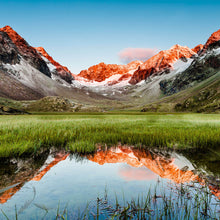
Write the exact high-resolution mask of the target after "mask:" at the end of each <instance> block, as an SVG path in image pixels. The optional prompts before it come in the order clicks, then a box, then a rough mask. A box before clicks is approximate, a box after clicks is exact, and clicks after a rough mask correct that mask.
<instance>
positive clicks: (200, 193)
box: [4, 183, 220, 220]
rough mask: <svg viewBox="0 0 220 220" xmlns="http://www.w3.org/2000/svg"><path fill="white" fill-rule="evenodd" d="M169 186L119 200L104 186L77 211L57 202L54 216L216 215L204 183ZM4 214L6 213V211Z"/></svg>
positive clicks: (215, 205) (214, 203) (218, 205)
mask: <svg viewBox="0 0 220 220" xmlns="http://www.w3.org/2000/svg"><path fill="white" fill-rule="evenodd" d="M169 186H170V187H166V188H165V187H164V186H161V185H160V183H159V184H158V185H156V186H155V188H153V189H151V188H149V190H148V191H147V192H145V193H144V194H142V195H138V196H137V197H134V198H132V199H131V200H130V201H124V198H123V199H121V200H120V201H119V200H118V198H120V197H123V196H120V197H119V195H117V194H115V199H112V198H109V197H108V192H107V191H106V190H105V192H104V194H103V196H98V197H97V199H95V200H94V201H90V202H89V203H87V204H86V207H85V208H81V209H78V211H77V210H75V211H68V207H67V206H65V207H64V209H60V205H59V204H58V208H57V210H56V214H55V215H56V217H55V219H79V220H80V219H96V220H98V219H100V220H101V219H139V220H142V219H143V220H144V219H152V220H154V219H169V220H171V219H178V220H183V219H213V220H214V219H216V220H217V219H219V217H220V216H219V212H218V211H219V210H218V209H219V208H220V203H219V200H218V199H217V198H216V197H215V196H214V195H213V194H212V193H211V192H210V190H209V189H208V187H207V186H206V185H203V186H201V185H199V184H195V188H192V187H191V186H189V185H184V184H180V185H175V184H170V185H169ZM47 214H48V212H46V215H45V217H46V219H47ZM4 216H6V217H7V215H6V214H5V213H4ZM48 217H49V216H48Z"/></svg>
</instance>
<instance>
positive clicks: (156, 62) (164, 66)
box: [129, 45, 195, 84]
mask: <svg viewBox="0 0 220 220" xmlns="http://www.w3.org/2000/svg"><path fill="white" fill-rule="evenodd" d="M193 55H195V52H194V51H193V50H191V49H189V48H188V47H183V46H179V45H175V46H173V47H171V48H170V49H169V50H165V51H161V52H159V53H158V54H157V55H155V56H153V57H151V58H150V59H148V60H147V61H146V62H144V63H143V64H142V65H141V66H140V68H139V69H138V70H137V71H135V72H134V74H133V76H132V78H131V80H130V81H129V83H131V84H136V83H138V82H140V81H141V80H144V79H146V78H147V77H149V76H150V75H155V74H159V73H161V72H164V71H167V70H169V69H171V68H172V64H173V63H174V62H175V61H177V60H178V59H180V58H190V57H191V56H193Z"/></svg>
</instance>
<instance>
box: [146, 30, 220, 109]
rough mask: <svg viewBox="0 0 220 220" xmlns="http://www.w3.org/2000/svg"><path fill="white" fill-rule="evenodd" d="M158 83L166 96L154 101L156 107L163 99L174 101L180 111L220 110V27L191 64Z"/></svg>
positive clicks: (167, 101) (166, 101)
mask: <svg viewBox="0 0 220 220" xmlns="http://www.w3.org/2000/svg"><path fill="white" fill-rule="evenodd" d="M159 85H160V91H161V92H162V93H163V95H166V96H167V97H166V98H164V99H161V100H159V101H157V102H156V103H154V104H153V105H154V108H156V109H157V110H159V107H158V106H159V105H161V103H174V104H175V106H174V109H175V110H177V111H194V112H220V30H218V31H217V32H215V33H213V34H212V35H211V36H210V38H209V39H208V40H207V42H206V43H205V45H204V47H203V48H202V49H201V50H200V51H199V52H198V56H196V57H194V58H193V62H192V63H191V65H190V66H189V67H188V68H186V69H185V70H184V71H181V72H180V73H179V74H177V75H176V76H173V77H171V78H169V79H165V80H161V81H160V82H159ZM151 107H152V105H151ZM151 107H149V106H148V107H146V108H145V110H146V109H151ZM174 109H173V110H174Z"/></svg>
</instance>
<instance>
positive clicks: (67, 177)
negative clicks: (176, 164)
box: [0, 159, 157, 219]
mask: <svg viewBox="0 0 220 220" xmlns="http://www.w3.org/2000/svg"><path fill="white" fill-rule="evenodd" d="M156 180H157V175H156V174H153V173H152V172H151V171H150V170H148V169H147V168H133V167H130V166H129V165H127V164H120V163H116V164H104V165H102V166H100V165H99V164H97V163H94V162H91V161H87V162H83V163H81V162H76V161H75V160H72V161H70V160H69V159H66V160H65V161H61V162H60V163H59V164H57V165H56V166H55V167H52V168H51V170H50V171H49V172H48V173H46V174H45V176H44V177H43V178H42V179H41V180H40V181H30V182H28V183H26V184H25V185H24V186H23V187H22V189H21V190H20V191H18V192H17V193H16V194H15V195H14V196H13V197H12V198H11V199H10V200H8V202H7V203H5V204H3V205H0V209H1V208H2V209H3V210H4V211H5V212H6V213H7V214H9V217H10V216H13V215H14V212H13V211H12V212H11V210H14V205H15V204H17V209H18V210H19V209H20V208H21V207H22V206H23V205H24V204H26V203H27V201H28V200H31V199H32V198H33V196H34V189H33V187H34V188H35V190H36V197H35V198H34V201H33V202H32V204H31V205H30V206H29V207H28V208H27V209H25V210H24V212H23V213H21V214H20V216H21V218H22V219H25V217H24V216H35V215H36V216H37V215H41V214H42V215H43V214H44V213H45V212H44V211H43V210H41V209H39V208H36V206H35V205H34V204H40V205H41V206H44V205H45V206H46V207H47V208H53V207H57V205H58V203H59V201H60V208H62V207H64V206H65V204H66V203H67V202H69V207H79V206H81V205H85V204H86V202H87V201H91V200H94V199H95V198H97V196H98V195H103V193H104V191H105V188H107V190H108V196H109V198H110V199H112V200H114V198H115V193H116V194H117V196H118V199H119V201H120V200H121V201H122V195H123V194H124V196H125V199H127V200H130V199H131V198H133V197H134V195H135V196H138V195H143V194H144V193H145V192H147V191H148V190H147V189H148V188H149V187H150V185H151V186H152V185H153V184H155V183H156ZM50 212H56V211H55V210H54V209H50ZM38 217H39V216H38ZM0 219H1V214H0ZM27 219H29V218H28V217H27Z"/></svg>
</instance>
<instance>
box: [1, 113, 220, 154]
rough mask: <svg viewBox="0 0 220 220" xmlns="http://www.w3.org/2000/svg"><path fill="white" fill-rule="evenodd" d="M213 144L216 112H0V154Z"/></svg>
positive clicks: (219, 119)
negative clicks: (61, 149) (80, 113)
mask: <svg viewBox="0 0 220 220" xmlns="http://www.w3.org/2000/svg"><path fill="white" fill-rule="evenodd" d="M118 143H121V144H129V145H135V146H143V147H160V148H162V147H170V148H177V149H182V148H218V147H219V146H220V116H219V115H217V114H216V115H205V114H167V115H166V114H143V115H135V114H120V115H115V114H114V115H109V114H107V115H105V114H100V115H98V114H97V115H96V114H95V115H89V114H82V115H22V116H1V117H0V156H1V157H10V156H17V155H22V154H24V153H35V152H37V151H39V149H40V148H43V147H44V148H45V147H48V148H49V147H58V148H66V149H67V150H70V151H73V152H80V153H86V152H93V151H95V149H96V144H102V145H104V144H107V145H108V146H111V145H116V144H118Z"/></svg>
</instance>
